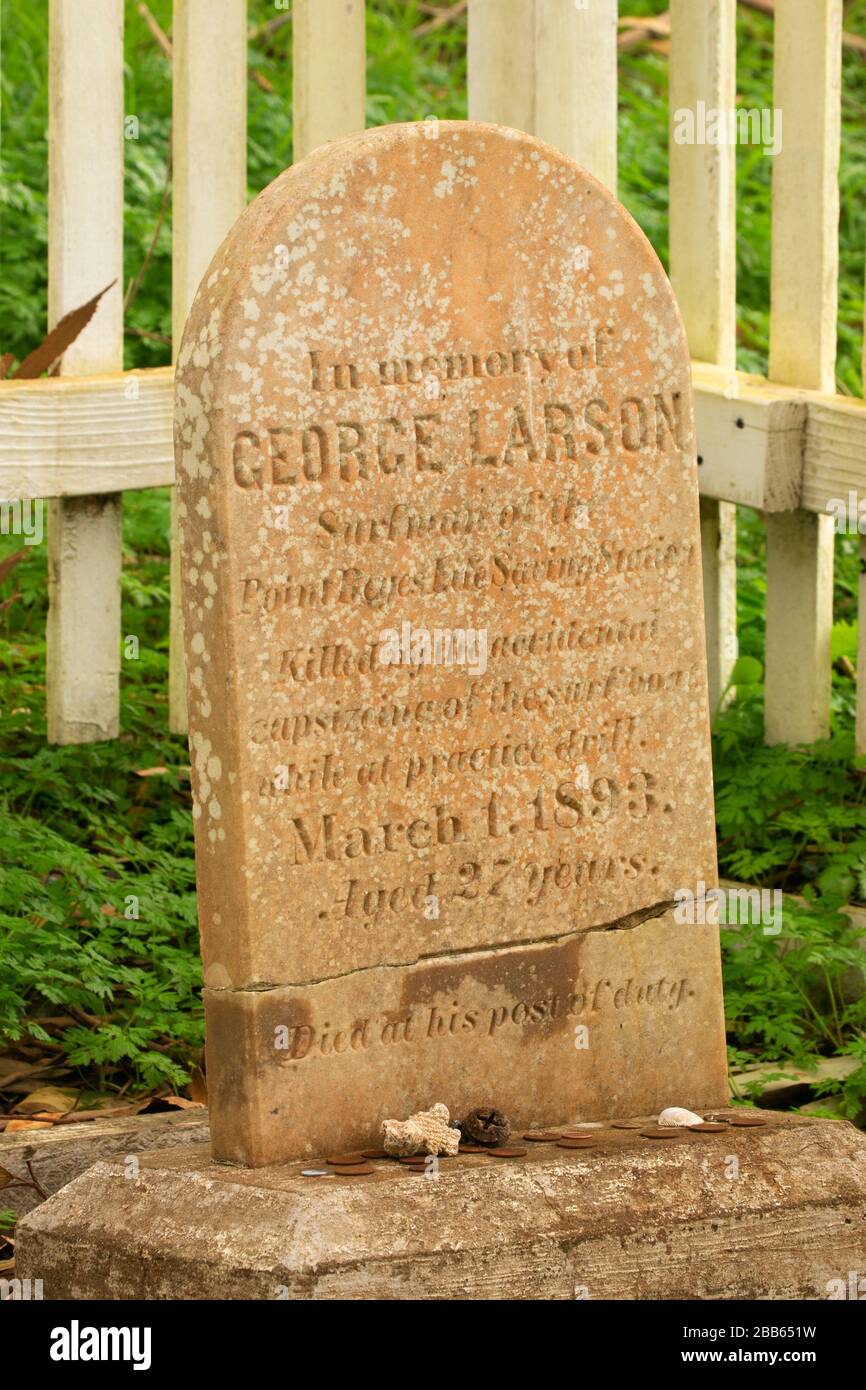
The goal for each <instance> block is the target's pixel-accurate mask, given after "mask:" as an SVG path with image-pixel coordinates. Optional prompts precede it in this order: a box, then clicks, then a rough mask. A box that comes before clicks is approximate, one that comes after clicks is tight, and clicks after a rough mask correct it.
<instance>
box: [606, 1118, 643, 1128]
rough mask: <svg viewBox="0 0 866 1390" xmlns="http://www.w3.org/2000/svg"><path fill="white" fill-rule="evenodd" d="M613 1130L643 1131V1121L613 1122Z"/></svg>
mask: <svg viewBox="0 0 866 1390" xmlns="http://www.w3.org/2000/svg"><path fill="white" fill-rule="evenodd" d="M610 1127H611V1129H642V1128H643V1120H612V1121H611V1126H610Z"/></svg>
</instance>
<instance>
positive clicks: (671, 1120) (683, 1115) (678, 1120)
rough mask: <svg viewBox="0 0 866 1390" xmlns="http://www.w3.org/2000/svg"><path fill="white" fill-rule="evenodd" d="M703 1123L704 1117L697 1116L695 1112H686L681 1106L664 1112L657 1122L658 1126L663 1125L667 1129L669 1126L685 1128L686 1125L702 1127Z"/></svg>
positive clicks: (671, 1107) (669, 1108) (674, 1106)
mask: <svg viewBox="0 0 866 1390" xmlns="http://www.w3.org/2000/svg"><path fill="white" fill-rule="evenodd" d="M703 1122H704V1117H703V1115H696V1114H695V1112H694V1110H684V1109H683V1107H682V1106H681V1105H671V1106H669V1107H668V1109H667V1110H663V1111H662V1113H661V1114H660V1115H659V1117H658V1120H657V1121H656V1123H657V1124H659V1125H663V1126H664V1127H665V1128H666V1127H667V1126H668V1125H679V1126H682V1127H685V1126H686V1125H700V1124H703Z"/></svg>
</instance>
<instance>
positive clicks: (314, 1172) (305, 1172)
mask: <svg viewBox="0 0 866 1390" xmlns="http://www.w3.org/2000/svg"><path fill="white" fill-rule="evenodd" d="M331 1176H332V1175H331V1174H330V1173H329V1172H328V1170H327V1169H326V1168H302V1169H301V1177H302V1178H330V1177H331Z"/></svg>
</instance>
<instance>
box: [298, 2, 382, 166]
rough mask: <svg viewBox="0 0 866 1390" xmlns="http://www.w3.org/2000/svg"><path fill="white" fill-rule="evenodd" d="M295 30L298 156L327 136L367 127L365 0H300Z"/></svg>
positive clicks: (322, 142) (332, 138) (321, 141)
mask: <svg viewBox="0 0 866 1390" xmlns="http://www.w3.org/2000/svg"><path fill="white" fill-rule="evenodd" d="M292 31H293V32H292V69H293V79H292V90H293V98H292V103H293V113H294V114H293V121H294V128H293V146H294V158H295V162H297V161H298V160H299V159H303V157H304V155H306V154H309V153H310V151H311V150H314V149H316V147H317V146H318V145H323V144H324V143H325V141H326V140H336V139H337V138H338V137H339V136H341V135H350V134H351V133H352V131H355V130H363V129H364V124H365V104H366V66H365V64H366V37H365V6H364V0H294V4H293V6H292Z"/></svg>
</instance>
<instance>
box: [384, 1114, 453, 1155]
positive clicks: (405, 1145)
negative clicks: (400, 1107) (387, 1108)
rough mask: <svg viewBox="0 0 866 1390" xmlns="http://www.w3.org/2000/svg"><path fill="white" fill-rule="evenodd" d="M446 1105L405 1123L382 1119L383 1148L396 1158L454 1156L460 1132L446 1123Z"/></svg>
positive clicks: (447, 1118)
mask: <svg viewBox="0 0 866 1390" xmlns="http://www.w3.org/2000/svg"><path fill="white" fill-rule="evenodd" d="M449 1120H450V1116H449V1114H448V1106H447V1105H442V1103H441V1102H439V1103H437V1104H436V1105H434V1106H432V1107H431V1109H430V1110H419V1111H417V1113H416V1114H414V1115H410V1116H409V1118H408V1120H383V1121H382V1134H383V1136H384V1138H383V1141H382V1142H383V1146H384V1148H385V1149H386V1150H387V1152H388V1153H389V1154H394V1155H396V1156H397V1157H399V1158H404V1157H409V1156H410V1155H412V1154H452V1155H453V1154H456V1152H457V1149H458V1147H459V1144H460V1131H459V1129H452V1128H451V1126H450V1124H449Z"/></svg>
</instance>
